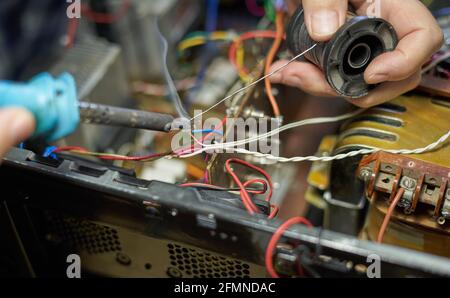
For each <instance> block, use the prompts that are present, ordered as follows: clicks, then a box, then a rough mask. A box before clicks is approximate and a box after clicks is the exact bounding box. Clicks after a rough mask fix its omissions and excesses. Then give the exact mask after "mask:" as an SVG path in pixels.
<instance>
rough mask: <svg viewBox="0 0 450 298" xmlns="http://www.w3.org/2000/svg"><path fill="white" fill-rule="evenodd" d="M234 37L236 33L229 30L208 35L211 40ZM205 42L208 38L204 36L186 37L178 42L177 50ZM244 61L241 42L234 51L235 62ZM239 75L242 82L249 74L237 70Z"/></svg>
mask: <svg viewBox="0 0 450 298" xmlns="http://www.w3.org/2000/svg"><path fill="white" fill-rule="evenodd" d="M236 38H239V36H238V35H237V34H236V33H234V32H229V31H215V32H212V33H211V34H210V35H209V40H211V41H234V40H235V39H236ZM207 42H208V38H207V37H206V36H196V37H191V38H187V39H185V40H182V41H181V42H180V43H179V44H178V51H179V52H184V51H186V50H187V49H190V48H193V47H198V46H201V45H204V44H206V43H207ZM244 61H245V50H244V46H243V45H242V44H241V45H239V47H238V49H237V52H236V64H237V65H238V66H243V65H244ZM242 68H243V67H239V69H242ZM239 77H240V78H241V80H242V81H244V82H248V81H250V76H249V75H248V74H246V73H244V72H242V71H240V72H239Z"/></svg>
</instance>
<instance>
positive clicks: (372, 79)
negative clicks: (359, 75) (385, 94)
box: [367, 73, 389, 84]
mask: <svg viewBox="0 0 450 298" xmlns="http://www.w3.org/2000/svg"><path fill="white" fill-rule="evenodd" d="M388 79H389V76H388V75H387V74H385V73H375V74H372V75H370V76H369V79H368V82H367V83H369V84H378V83H382V82H386V81H387V80H388Z"/></svg>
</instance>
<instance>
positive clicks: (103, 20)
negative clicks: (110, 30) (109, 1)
mask: <svg viewBox="0 0 450 298" xmlns="http://www.w3.org/2000/svg"><path fill="white" fill-rule="evenodd" d="M130 4H131V0H123V1H122V5H121V7H120V8H119V9H118V11H117V12H115V13H113V14H109V13H102V12H96V11H93V10H92V9H91V8H90V7H89V6H88V5H82V6H81V13H82V14H83V15H84V16H85V17H86V18H87V19H89V20H90V21H92V22H95V23H97V24H112V23H115V22H117V21H118V20H120V19H121V18H122V17H123V16H125V14H126V13H127V12H128V9H129V8H130Z"/></svg>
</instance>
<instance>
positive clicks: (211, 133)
mask: <svg viewBox="0 0 450 298" xmlns="http://www.w3.org/2000/svg"><path fill="white" fill-rule="evenodd" d="M227 119H228V118H227V117H224V118H223V119H222V121H221V122H220V124H219V125H218V126H217V127H216V128H215V130H219V129H221V128H222V127H223V126H224V125H225V122H226V121H227ZM213 134H214V132H210V133H208V134H206V135H205V136H204V137H202V138H201V139H200V143H203V142H204V141H205V140H206V139H207V138H209V137H210V136H212V135H213ZM194 149H195V144H192V145H191V146H190V147H189V148H187V147H185V148H181V149H179V150H177V151H176V152H175V153H176V154H177V155H178V156H180V155H183V154H185V153H191V152H193V151H192V150H194Z"/></svg>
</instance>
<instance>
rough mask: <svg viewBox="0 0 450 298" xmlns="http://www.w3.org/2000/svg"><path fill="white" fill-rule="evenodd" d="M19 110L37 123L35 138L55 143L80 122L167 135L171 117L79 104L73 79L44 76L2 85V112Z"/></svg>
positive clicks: (65, 75) (68, 76) (68, 75)
mask: <svg viewBox="0 0 450 298" xmlns="http://www.w3.org/2000/svg"><path fill="white" fill-rule="evenodd" d="M5 107H20V108H25V109H27V110H28V111H30V112H31V113H32V114H33V116H34V118H35V120H36V129H35V132H34V135H33V136H34V137H44V138H45V139H46V140H47V141H49V142H50V141H55V140H57V139H60V138H62V137H64V136H67V135H69V134H71V133H72V132H73V131H75V129H76V128H77V126H78V124H79V123H80V122H83V123H92V124H103V125H112V126H122V127H131V128H138V129H148V130H154V131H162V132H168V131H169V130H170V129H171V124H172V122H173V121H174V117H173V116H171V115H169V114H161V113H153V112H146V111H140V110H133V109H126V108H119V107H114V106H107V105H101V104H96V103H89V102H83V101H78V99H77V92H76V83H75V80H74V78H73V77H72V76H71V75H70V74H68V73H64V74H62V75H61V76H59V77H57V78H54V77H52V76H51V75H50V74H48V73H41V74H39V75H37V76H36V77H34V78H33V79H31V80H30V81H29V82H26V83H15V82H10V81H0V108H5Z"/></svg>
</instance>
